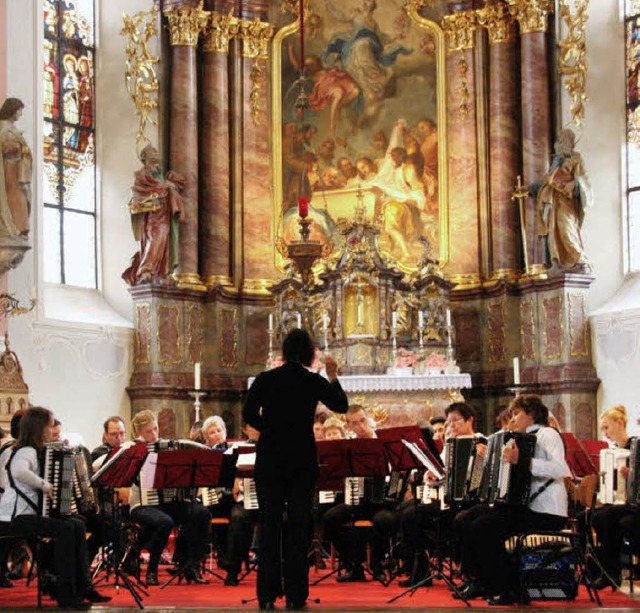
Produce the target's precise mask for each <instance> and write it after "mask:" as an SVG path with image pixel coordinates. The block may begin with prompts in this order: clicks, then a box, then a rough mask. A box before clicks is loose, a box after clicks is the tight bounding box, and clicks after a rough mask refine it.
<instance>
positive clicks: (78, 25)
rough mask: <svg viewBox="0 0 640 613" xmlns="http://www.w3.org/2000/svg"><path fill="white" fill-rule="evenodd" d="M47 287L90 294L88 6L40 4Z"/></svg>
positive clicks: (55, 0) (52, 0)
mask: <svg viewBox="0 0 640 613" xmlns="http://www.w3.org/2000/svg"><path fill="white" fill-rule="evenodd" d="M43 6H44V15H43V19H44V51H43V79H44V108H43V121H44V126H43V135H44V143H43V153H44V179H43V185H44V190H43V194H44V207H45V212H44V213H45V214H44V235H45V242H44V250H45V254H44V256H45V257H44V261H45V270H44V275H45V281H47V282H50V283H63V284H68V285H79V286H82V287H90V288H95V287H96V286H97V269H96V159H95V157H96V156H95V120H94V115H95V114H94V100H95V84H94V65H95V64H94V58H95V45H94V15H95V10H94V0H73V1H72V0H44V4H43Z"/></svg>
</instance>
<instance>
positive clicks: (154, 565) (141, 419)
mask: <svg viewBox="0 0 640 613" xmlns="http://www.w3.org/2000/svg"><path fill="white" fill-rule="evenodd" d="M133 430H134V432H135V434H137V435H138V437H139V440H142V441H144V442H146V443H157V442H158V441H159V440H160V439H159V438H158V422H157V421H156V419H155V417H154V415H153V413H152V412H151V411H148V410H144V411H140V412H139V413H136V415H135V416H134V418H133ZM129 501H130V506H131V513H130V515H131V519H132V520H133V521H135V522H136V523H138V524H141V525H142V526H145V527H146V528H147V529H148V532H149V533H150V539H149V541H148V543H147V547H148V549H149V564H148V566H147V575H146V581H147V585H158V584H159V581H158V564H159V562H160V556H161V555H162V551H163V549H164V548H165V546H166V544H167V541H168V539H169V534H170V533H171V530H172V529H173V527H174V525H178V526H180V533H179V534H178V540H177V543H176V558H177V559H178V560H179V561H180V565H181V567H182V569H184V571H185V572H184V577H185V579H186V580H187V581H188V582H189V583H190V582H191V581H193V582H194V583H208V581H207V580H205V579H203V578H202V576H201V575H200V569H199V568H198V563H199V562H200V560H201V559H202V558H203V557H204V556H205V554H206V550H207V543H208V538H207V537H208V534H209V523H210V521H211V514H210V513H209V511H207V509H206V508H205V507H204V506H203V505H202V504H201V503H200V502H198V501H196V500H179V501H178V500H176V501H170V502H164V501H161V502H160V504H153V505H151V504H143V501H142V498H141V488H140V484H139V483H135V484H134V485H132V486H131V494H130V498H129Z"/></svg>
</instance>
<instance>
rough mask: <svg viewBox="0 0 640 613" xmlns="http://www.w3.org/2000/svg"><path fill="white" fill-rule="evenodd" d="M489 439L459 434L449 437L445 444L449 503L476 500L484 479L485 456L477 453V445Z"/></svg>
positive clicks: (445, 495)
mask: <svg viewBox="0 0 640 613" xmlns="http://www.w3.org/2000/svg"><path fill="white" fill-rule="evenodd" d="M486 442H487V439H485V438H484V437H476V436H459V437H456V438H453V439H449V440H448V441H447V443H446V446H445V468H446V480H445V494H444V501H445V503H446V504H448V505H452V504H459V503H466V502H475V501H476V500H477V498H478V489H479V487H480V482H481V481H482V472H483V469H484V458H482V457H480V455H479V454H478V453H477V446H478V445H480V444H482V445H484V444H486Z"/></svg>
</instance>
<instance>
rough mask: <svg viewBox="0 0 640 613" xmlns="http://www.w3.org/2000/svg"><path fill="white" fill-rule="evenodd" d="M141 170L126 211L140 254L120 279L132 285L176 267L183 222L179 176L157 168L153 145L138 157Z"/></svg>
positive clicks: (155, 152)
mask: <svg viewBox="0 0 640 613" xmlns="http://www.w3.org/2000/svg"><path fill="white" fill-rule="evenodd" d="M140 161H141V162H142V164H143V167H142V168H141V169H140V170H138V171H137V172H136V173H135V181H134V184H133V187H132V188H131V200H130V201H129V211H130V212H131V217H132V220H131V223H132V226H133V232H134V235H135V237H136V239H137V240H139V241H140V251H139V252H138V253H136V254H135V255H134V256H133V258H132V260H131V265H130V266H129V268H127V270H125V271H124V272H123V273H122V278H123V279H124V280H125V281H126V282H127V283H128V284H129V285H135V284H136V283H141V282H145V281H153V280H156V279H162V278H164V277H166V276H167V275H168V274H169V273H171V272H173V270H174V268H175V267H176V266H177V263H178V260H177V254H178V222H183V221H184V202H183V200H182V197H181V196H180V194H179V193H178V192H179V190H181V189H183V188H184V184H185V183H184V178H183V177H182V175H180V174H178V173H176V172H173V171H172V170H170V171H169V172H167V174H166V176H164V175H163V173H162V170H161V168H160V156H159V154H158V150H157V149H156V148H155V147H154V146H153V145H147V146H146V147H145V148H144V149H143V150H142V151H141V153H140Z"/></svg>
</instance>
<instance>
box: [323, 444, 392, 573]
mask: <svg viewBox="0 0 640 613" xmlns="http://www.w3.org/2000/svg"><path fill="white" fill-rule="evenodd" d="M317 446H318V465H319V468H320V473H319V476H318V484H319V485H318V486H317V487H318V488H319V489H323V490H324V489H341V488H343V487H344V480H345V479H346V478H347V477H386V476H387V473H388V472H389V471H388V467H387V461H386V458H385V455H384V446H383V444H382V441H381V440H378V439H340V440H335V441H319V442H318V443H317ZM338 486H339V487H338ZM339 571H340V565H338V568H336V570H332V571H331V572H329V573H327V574H326V575H324V576H322V577H320V578H319V579H317V580H316V581H314V582H313V583H312V584H311V585H318V584H319V583H320V582H322V581H324V580H325V579H328V578H329V577H331V576H333V575H336V574H337V573H338V572H339Z"/></svg>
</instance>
